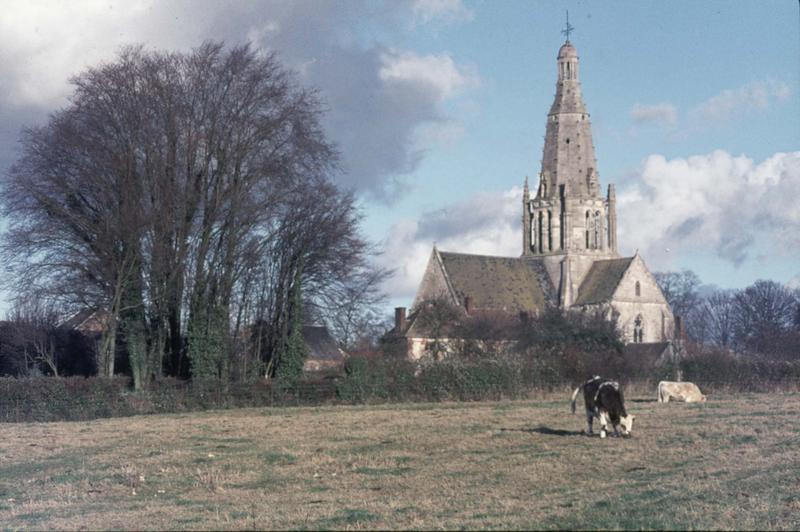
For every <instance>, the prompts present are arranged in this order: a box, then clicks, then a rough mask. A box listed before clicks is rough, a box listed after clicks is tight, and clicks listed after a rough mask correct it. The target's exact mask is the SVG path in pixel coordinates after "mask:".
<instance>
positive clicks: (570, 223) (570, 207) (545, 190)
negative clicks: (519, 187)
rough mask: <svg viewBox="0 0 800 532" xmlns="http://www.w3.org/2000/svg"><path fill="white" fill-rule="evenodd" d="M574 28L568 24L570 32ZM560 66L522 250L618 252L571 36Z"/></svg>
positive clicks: (575, 277) (577, 269) (577, 265)
mask: <svg viewBox="0 0 800 532" xmlns="http://www.w3.org/2000/svg"><path fill="white" fill-rule="evenodd" d="M571 30H572V27H571V26H570V25H569V23H567V30H565V33H569V31H571ZM557 65H558V78H557V81H556V95H555V98H554V100H553V105H552V106H551V107H550V112H549V113H548V114H547V124H546V126H545V140H544V150H543V151H544V153H543V156H542V169H541V172H540V174H539V186H538V188H537V189H535V195H534V194H533V190H531V191H530V192H529V194H530V195H531V196H534V197H533V198H531V199H530V200H527V199H526V195H525V193H523V209H524V210H523V219H522V222H523V228H524V229H523V231H524V234H523V239H522V245H523V250H522V254H523V256H537V255H538V256H545V257H547V256H563V255H576V256H579V257H580V256H582V257H586V258H590V259H591V260H594V259H597V258H602V257H612V256H616V250H617V247H616V213H615V212H614V211H615V208H616V203H615V198H614V193H613V187H612V188H611V191H610V194H609V196H608V197H603V191H602V190H601V188H600V180H599V176H598V172H597V160H596V159H595V153H594V143H593V142H592V128H591V123H590V121H589V113H588V112H587V111H586V105H585V104H584V103H583V97H582V96H581V83H580V76H579V74H580V64H579V62H578V52H577V51H576V50H575V47H574V46H573V45H572V43H571V42H569V40H567V41H566V42H565V43H564V44H563V45H562V46H561V48H560V49H559V51H558V57H557ZM589 264H591V262H590V261H589V260H583V261H582V262H581V261H580V260H579V261H576V262H574V264H573V266H574V271H572V270H570V272H571V275H572V277H571V280H569V281H570V282H569V283H567V284H570V286H571V283H573V281H574V282H576V283H577V282H579V280H580V279H581V278H582V275H583V273H585V272H584V271H583V270H584V269H585V267H588V266H587V265H589ZM570 268H572V267H570ZM570 272H567V273H570ZM554 284H556V283H554ZM562 284H563V283H562ZM566 295H568V294H566ZM567 299H569V298H567Z"/></svg>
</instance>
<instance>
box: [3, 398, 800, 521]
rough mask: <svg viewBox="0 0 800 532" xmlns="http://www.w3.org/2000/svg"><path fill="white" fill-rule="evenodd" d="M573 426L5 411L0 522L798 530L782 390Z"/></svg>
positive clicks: (790, 412) (790, 431) (452, 411)
mask: <svg viewBox="0 0 800 532" xmlns="http://www.w3.org/2000/svg"><path fill="white" fill-rule="evenodd" d="M630 395H631V397H630V398H629V400H628V402H629V405H628V407H629V408H628V409H629V411H631V412H632V413H633V414H635V415H636V417H637V420H636V424H635V427H634V435H633V437H632V438H625V439H623V438H619V439H616V438H608V439H605V440H601V439H600V438H597V437H594V438H589V437H586V436H583V435H581V430H582V429H583V428H584V427H583V424H584V422H585V421H584V418H583V415H575V416H573V415H570V414H569V405H568V397H566V394H565V396H564V397H561V396H560V395H550V396H545V397H539V398H537V399H536V400H528V401H503V402H482V403H480V402H470V403H446V404H412V405H378V406H355V407H345V406H339V407H314V408H272V409H242V410H226V411H214V412H202V413H195V414H191V415H188V414H180V415H158V416H140V417H133V418H119V419H105V420H97V421H91V422H74V423H26V424H8V425H4V426H3V427H2V430H3V438H2V439H0V523H2V524H3V528H4V529H12V530H13V529H62V530H63V529H70V530H72V529H92V530H96V529H228V530H232V529H236V530H241V529H312V530H314V529H387V528H388V529H442V528H444V529H498V528H499V529H563V528H567V529H587V528H588V529H668V530H669V529H709V528H710V529H764V528H766V529H798V528H800V466H798V465H797V464H800V446H798V445H796V443H795V442H796V438H797V434H798V432H800V419H798V416H797V412H798V411H800V394H796V393H795V394H752V395H748V396H747V397H735V396H725V395H713V396H711V397H710V398H709V403H708V404H706V405H685V404H681V403H669V404H666V405H663V404H658V403H655V402H653V401H648V400H646V399H650V398H649V397H638V396H637V395H636V394H635V393H632V394H630Z"/></svg>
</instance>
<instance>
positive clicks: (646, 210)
mask: <svg viewBox="0 0 800 532" xmlns="http://www.w3.org/2000/svg"><path fill="white" fill-rule="evenodd" d="M798 197H800V152H790V153H776V154H775V155H773V156H772V157H770V158H768V159H766V160H765V161H763V162H761V163H760V164H756V163H754V161H753V160H752V159H750V158H748V157H746V156H744V155H740V156H733V155H731V154H729V153H727V152H726V151H723V150H717V151H714V152H712V153H709V154H706V155H698V156H693V157H689V158H686V159H684V158H676V159H671V160H667V159H665V158H664V157H663V156H661V155H651V156H650V157H648V158H647V159H646V160H645V161H644V164H643V167H642V169H641V173H640V179H639V180H638V181H637V182H636V183H635V184H633V185H631V186H630V187H628V188H627V189H625V190H623V191H621V192H620V193H619V195H618V205H619V207H618V211H619V212H618V220H619V222H618V223H619V235H618V238H619V242H620V244H621V245H623V246H624V247H625V248H627V249H623V251H631V250H633V249H634V248H638V249H639V250H641V251H642V252H643V253H646V254H647V256H648V260H652V261H653V262H654V263H655V264H663V265H666V266H669V264H668V262H669V257H674V258H678V257H680V256H688V255H689V254H691V253H693V252H697V251H705V250H711V251H715V252H716V253H717V255H718V256H719V257H720V258H722V259H724V260H727V261H730V262H731V263H733V264H734V265H739V264H741V263H742V262H743V261H745V260H747V259H748V258H750V257H751V256H753V252H754V249H753V247H754V245H755V244H756V243H757V242H760V243H761V244H765V245H766V246H767V249H770V250H771V252H772V253H774V254H791V253H795V254H796V250H797V249H798V246H800V204H798V203H797V198H798ZM667 250H669V251H667Z"/></svg>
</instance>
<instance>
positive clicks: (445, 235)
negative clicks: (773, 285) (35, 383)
mask: <svg viewBox="0 0 800 532" xmlns="http://www.w3.org/2000/svg"><path fill="white" fill-rule="evenodd" d="M567 10H568V11H569V21H570V23H571V24H572V25H573V26H574V28H575V29H574V31H573V32H572V34H571V36H570V41H571V42H572V44H573V45H574V46H575V47H576V49H577V50H578V54H579V56H580V62H581V70H580V75H581V81H582V88H583V96H584V101H585V103H586V105H587V108H588V110H589V113H590V115H591V120H592V128H593V137H594V142H595V149H596V156H597V161H598V173H599V177H600V181H601V185H602V186H603V187H604V188H605V186H606V185H607V184H609V183H615V184H616V188H617V202H618V213H617V214H618V240H619V248H620V252H621V253H622V254H632V253H634V252H635V251H636V250H638V251H639V253H640V254H641V255H642V256H643V258H644V260H645V262H646V263H647V265H648V266H649V267H650V269H651V270H653V271H676V270H680V269H684V268H686V269H691V270H693V271H695V272H696V273H697V274H698V275H699V276H700V278H701V279H702V280H703V281H704V282H705V283H709V284H714V285H717V286H719V287H724V288H741V287H744V286H747V285H749V284H751V283H752V282H754V281H755V280H757V279H761V278H767V279H773V280H776V281H779V282H782V283H787V284H789V285H791V286H800V3H799V2H798V1H797V0H781V1H777V0H772V1H769V0H767V1H755V0H751V1H735V0H719V1H703V2H696V1H691V0H676V1H672V2H662V1H615V2H587V1H577V0H567V1H545V0H539V1H535V2H534V1H517V0H491V1H490V0H385V1H379V0H375V1H361V0H339V1H328V0H310V1H309V0H287V1H258V2H247V1H224V0H213V1H212V0H208V1H205V0H192V1H170V0H159V1H134V0H127V1H124V2H116V1H88V0H85V1H83V0H74V1H69V2H67V1H62V2H58V1H56V0H51V1H47V2H36V1H31V0H26V1H20V2H17V1H14V0H5V1H4V2H3V7H2V11H0V174H2V175H4V174H5V172H6V171H7V169H8V167H9V166H10V165H11V164H12V163H13V161H14V159H15V157H16V156H17V154H18V151H17V150H18V145H17V139H18V138H19V132H20V129H21V128H22V127H24V126H31V125H37V124H42V123H44V122H45V121H46V120H47V117H48V113H50V112H52V111H54V110H56V109H58V108H60V107H63V106H65V105H67V103H68V97H69V95H70V93H71V86H70V84H69V79H70V77H71V76H73V75H75V74H77V73H80V72H81V71H83V70H84V69H86V68H87V67H89V66H91V65H96V64H98V63H101V62H104V61H113V60H114V57H115V56H116V54H117V53H118V51H119V49H120V47H122V46H124V45H128V44H134V43H142V44H144V45H145V47H147V48H149V49H153V50H177V51H187V50H191V49H192V48H195V47H197V46H199V45H200V44H201V43H202V42H203V41H206V40H216V41H224V42H225V43H227V44H230V45H234V44H242V43H246V42H249V43H251V44H252V46H255V47H257V48H260V49H264V50H269V51H276V52H277V53H278V54H279V57H280V58H281V60H282V61H283V62H284V63H285V64H286V65H287V66H288V67H290V68H291V69H292V70H294V71H295V72H296V75H297V77H298V79H299V81H300V82H301V83H302V84H303V85H305V86H308V87H316V88H317V89H319V91H320V95H321V97H322V99H323V101H324V102H325V106H326V109H327V112H326V115H325V117H324V119H323V122H324V127H325V130H326V132H327V134H328V136H329V138H330V139H331V140H332V141H333V142H334V143H335V144H336V145H337V147H338V149H339V151H340V153H341V157H342V172H341V174H340V175H337V176H336V180H337V181H338V183H339V184H340V186H342V187H344V188H346V189H349V190H352V191H354V192H355V194H356V197H357V198H358V202H359V205H360V206H361V208H362V210H363V213H364V221H363V231H364V234H365V235H366V237H367V238H369V239H370V240H371V241H373V242H375V243H376V244H377V245H378V247H379V248H380V249H381V250H382V253H381V255H380V256H378V257H377V258H376V259H375V260H376V261H377V262H378V263H379V264H380V265H382V266H384V267H389V268H392V269H394V275H393V276H392V277H391V278H390V279H389V280H388V281H387V282H386V285H385V287H384V288H385V290H386V292H387V295H388V296H389V298H388V301H387V308H388V307H390V306H408V305H410V303H411V302H412V300H413V297H414V293H415V291H416V288H417V286H418V284H419V281H420V279H421V276H422V273H423V271H424V268H425V265H426V263H427V260H428V258H429V256H430V253H431V249H432V246H433V245H434V243H435V244H436V245H437V246H438V247H439V248H440V249H442V250H446V251H458V252H464V253H482V254H491V255H502V256H518V255H519V254H520V253H521V246H522V229H521V215H522V206H521V197H522V184H523V182H524V179H525V176H529V178H530V180H531V182H532V183H533V184H534V185H535V183H536V182H537V179H538V177H537V176H538V173H539V170H540V165H541V162H540V160H541V155H542V147H543V136H544V132H545V118H546V114H547V111H548V110H549V107H550V105H551V103H552V100H553V96H554V94H555V82H556V55H557V53H558V49H559V47H560V46H561V44H562V43H563V41H564V36H563V35H562V34H561V30H562V29H563V28H564V25H565V16H566V11H567ZM0 306H2V303H0Z"/></svg>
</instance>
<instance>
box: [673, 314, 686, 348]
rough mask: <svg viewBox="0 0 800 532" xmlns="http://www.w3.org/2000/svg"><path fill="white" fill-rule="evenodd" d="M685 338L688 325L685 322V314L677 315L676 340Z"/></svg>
mask: <svg viewBox="0 0 800 532" xmlns="http://www.w3.org/2000/svg"><path fill="white" fill-rule="evenodd" d="M684 340H686V325H685V324H684V323H683V316H675V341H676V342H683V341H684Z"/></svg>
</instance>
